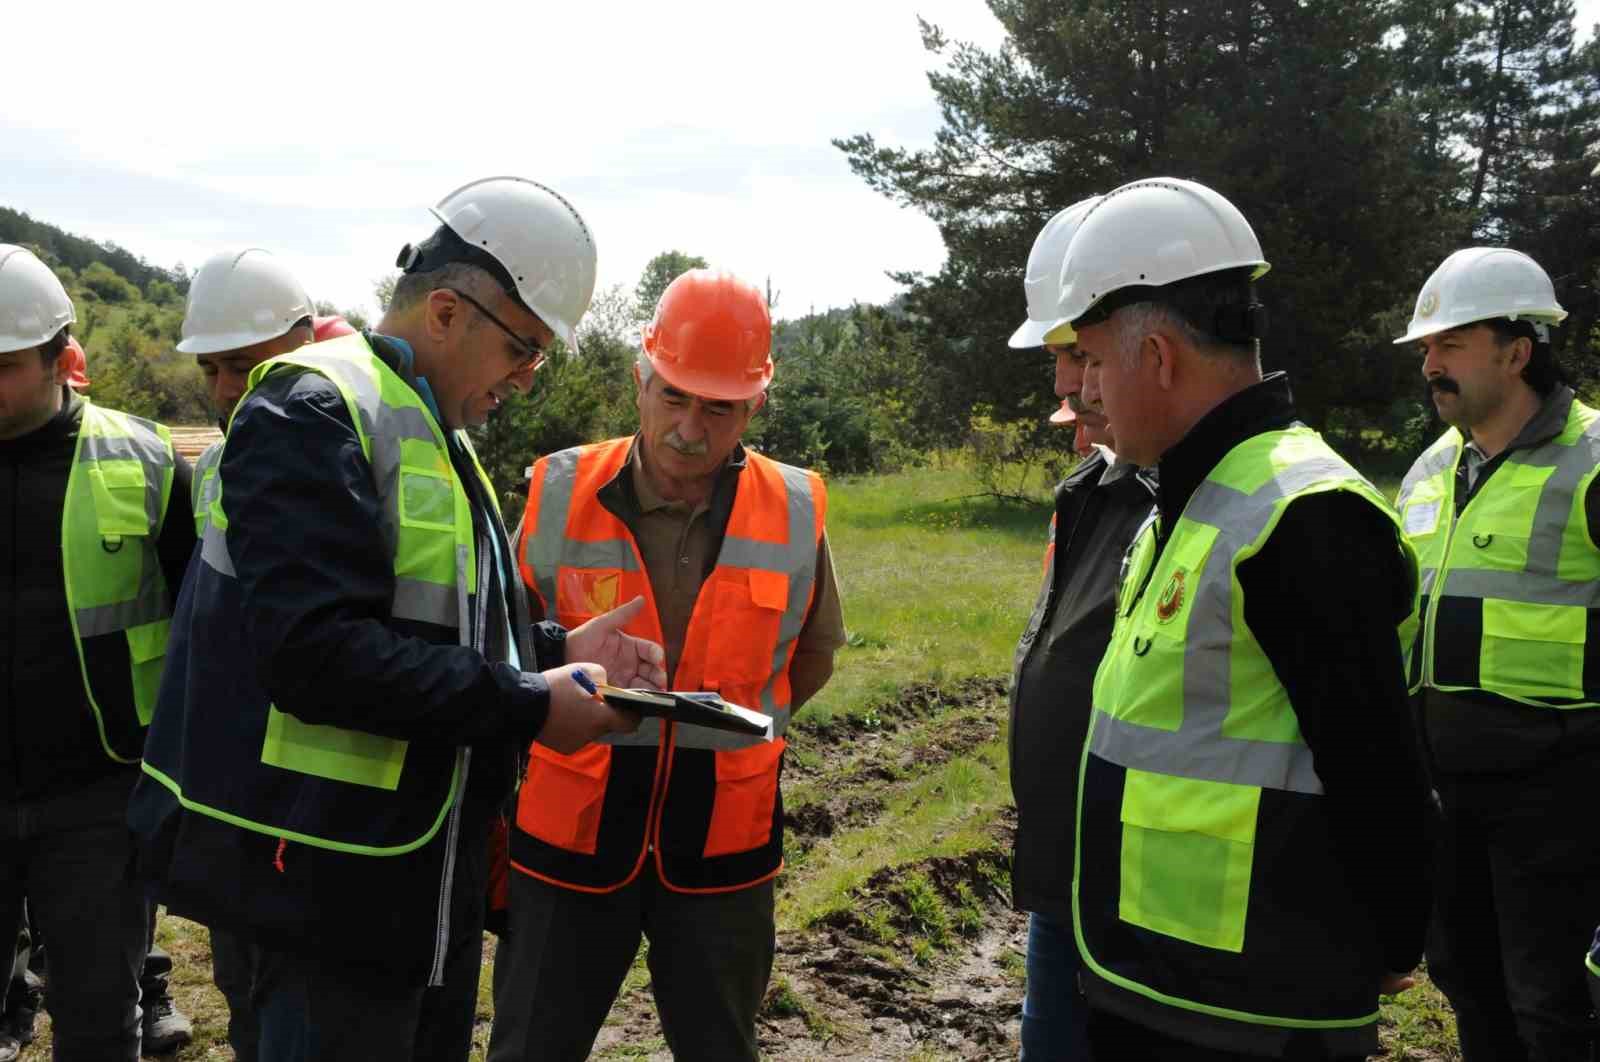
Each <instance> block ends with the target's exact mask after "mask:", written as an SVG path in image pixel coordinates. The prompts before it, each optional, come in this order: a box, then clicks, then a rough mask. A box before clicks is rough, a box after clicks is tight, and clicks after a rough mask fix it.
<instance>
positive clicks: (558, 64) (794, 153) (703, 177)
mask: <svg viewBox="0 0 1600 1062" xmlns="http://www.w3.org/2000/svg"><path fill="white" fill-rule="evenodd" d="M1578 6H1579V10H1580V14H1579V20H1578V21H1579V25H1580V26H1582V27H1588V26H1591V25H1593V24H1594V22H1595V21H1596V20H1597V19H1600V0H1579V5H1578ZM64 13H65V16H69V17H70V18H71V19H72V21H73V25H72V26H71V27H70V36H69V37H67V38H65V39H63V38H62V37H61V29H62V27H61V25H60V23H61V21H62V18H63V17H64ZM918 14H921V15H922V16H923V17H925V18H928V19H929V20H930V21H933V22H935V23H936V24H938V25H940V26H942V27H943V28H944V29H945V30H946V31H947V32H948V33H949V34H950V35H951V36H952V37H955V38H958V39H966V40H973V41H976V42H979V43H982V44H985V45H990V46H992V45H994V44H997V43H998V42H999V40H1000V37H1001V32H1000V27H999V25H998V23H996V22H995V20H994V19H993V17H992V16H991V15H990V14H989V11H988V8H987V7H986V6H985V5H984V3H982V0H805V2H789V3H783V4H774V3H770V2H763V0H688V2H683V0H679V2H678V3H666V4H663V3H639V2H626V3H607V2H604V0H599V2H593V3H587V4H585V3H566V4H555V3H551V2H550V0H533V2H524V3H504V2H502V3H488V2H484V0H451V2H447V3H435V4H433V5H430V6H428V7H420V6H413V5H407V4H401V3H395V2H393V0H389V2H386V3H376V2H368V0H322V2H320V3H310V2H305V0H274V2H273V3H271V4H236V3H221V4H219V3H215V2H214V0H208V2H206V3H189V2H182V3H175V2H164V3H161V4H115V5H113V4H109V3H84V2H81V0H80V2H79V3H77V4H74V5H61V6H56V5H54V4H13V5H8V9H7V11H6V16H5V22H6V27H5V31H6V39H7V40H8V41H10V42H13V43H16V42H23V41H31V42H34V43H32V44H30V45H28V46H26V47H9V48H7V49H6V53H7V54H6V68H7V74H8V82H9V84H11V85H12V86H13V87H12V89H11V90H10V91H7V92H5V93H0V205H4V206H9V207H13V208H16V209H20V210H25V211H27V212H28V213H29V214H31V215H32V216H34V217H35V218H38V219H40V220H43V221H48V222H50V223H52V224H55V225H59V226H61V227H62V228H65V229H67V230H68V231H71V232H74V233H77V234H79V235H83V236H88V237H90V238H93V239H100V240H113V241H115V242H117V243H120V244H121V245H123V246H124V247H126V248H128V249H129V250H131V251H133V252H134V253H136V254H139V255H142V256H144V257H145V258H146V259H148V260H150V261H151V262H154V263H157V264H160V265H172V264H174V263H176V262H179V261H182V262H184V263H186V264H187V265H189V266H190V267H191V268H193V267H194V266H196V265H198V264H199V263H200V262H201V261H202V260H204V259H205V258H206V257H207V256H208V255H210V254H211V253H212V252H214V251H216V250H218V249H221V248H223V247H229V246H252V245H253V246H261V247H266V248H268V249H269V250H272V251H273V252H274V253H276V254H278V255H280V256H281V257H283V258H284V259H285V260H286V261H287V262H288V263H289V264H290V265H291V266H292V267H293V268H294V269H295V270H296V271H297V272H298V273H299V274H300V277H301V280H302V281H303V282H304V283H305V285H306V287H307V288H308V289H309V291H310V292H311V294H312V296H313V297H315V298H318V299H329V300H331V301H333V302H335V303H337V304H338V305H340V306H356V305H364V306H366V307H368V308H370V307H371V306H372V305H373V299H372V282H373V280H374V278H377V277H379V276H382V275H383V274H384V273H386V272H387V271H388V270H389V269H390V268H392V263H393V261H394V256H395V252H396V251H397V250H398V249H399V248H400V246H401V245H402V244H404V243H405V242H407V241H410V240H417V239H420V238H421V237H423V236H425V235H427V233H428V232H429V231H431V229H432V227H433V224H434V222H433V219H432V217H431V215H429V214H428V213H427V209H426V208H427V207H428V206H429V205H431V204H432V203H434V202H435V201H437V200H438V199H439V198H440V197H441V196H443V195H444V194H446V193H447V192H449V191H451V190H452V189H454V188H456V187H457V186H459V185H461V184H464V183H466V182H467V181H470V180H473V179H475V178H478V177H483V176H490V175H493V174H500V173H510V174H518V175H522V176H527V177H532V178H534V179H536V180H539V181H543V182H544V183H547V184H549V185H551V186H552V187H554V188H555V189H556V190H558V191H560V192H561V193H562V194H563V195H565V196H567V197H568V198H569V199H570V200H571V201H572V202H573V203H574V204H575V205H576V206H577V208H578V210H579V211H580V212H581V213H582V214H583V215H584V217H585V219H586V220H587V221H588V223H589V225H590V228H591V229H592V230H593V231H594V233H595V238H596V241H597V243H598V245H599V252H600V284H601V285H602V286H607V285H610V284H615V283H621V284H625V285H629V286H631V285H632V284H633V282H634V281H635V280H636V279H637V277H638V275H639V272H640V270H641V268H642V267H643V266H644V264H645V262H646V261H648V260H649V258H650V257H651V256H652V255H653V254H655V253H656V252H658V251H662V250H666V249H669V248H676V249H680V250H684V251H688V252H690V253H694V254H700V255H702V256H704V257H705V258H707V259H708V260H710V261H711V263H712V264H713V265H716V266H721V267H724V268H728V269H732V270H733V271H735V272H737V273H740V274H742V275H744V276H746V277H748V278H749V279H751V280H753V281H755V282H756V283H758V284H759V283H762V282H763V281H764V279H765V278H766V277H767V276H769V275H770V276H771V277H772V282H773V286H774V287H775V288H776V289H777V290H778V291H779V293H780V296H779V307H778V311H779V314H780V315H781V316H785V317H791V316H797V315H799V314H803V313H805V312H807V311H808V310H810V309H811V308H812V307H816V308H818V309H821V308H823V307H827V306H837V305H845V304H848V303H849V302H851V301H852V300H861V301H868V302H876V301H882V300H884V299H886V298H888V297H889V296H890V295H892V294H893V293H894V292H895V290H896V286H895V284H894V283H893V281H891V280H889V279H888V278H887V277H886V276H885V275H884V273H885V270H891V269H896V270H897V269H925V270H933V269H937V268H938V266H939V264H940V263H941V262H942V261H943V259H944V247H943V244H942V243H941V241H940V239H939V234H938V231H937V230H936V229H935V228H934V226H933V224H932V223H931V222H929V221H928V220H927V219H926V218H924V217H923V216H922V215H920V214H918V213H915V212H913V211H909V210H904V209H901V208H898V207H896V206H894V205H893V204H892V203H890V202H889V201H888V200H886V199H884V198H883V197H881V196H878V195H877V194H875V193H873V192H872V191H870V190H869V189H868V188H867V187H866V185H865V184H864V183H863V182H862V181H860V180H859V179H858V178H856V177H855V176H854V175H852V174H851V173H850V170H849V167H848V165H847V164H846V161H845V158H844V156H843V154H842V153H841V152H839V151H838V150H837V149H835V148H834V147H833V146H832V145H831V144H830V143H829V140H830V138H833V137H841V136H849V135H851V134H854V133H858V132H870V133H873V134H874V135H876V136H877V137H878V138H879V140H880V141H881V142H884V143H888V144H896V145H922V144H927V143H929V142H930V141H931V138H932V135H933V132H934V130H935V129H937V128H938V126H939V115H938V110H937V108H936V106H935V104H934V100H933V94H932V92H931V90H930V89H929V88H928V84H927V78H926V70H927V69H928V66H929V64H930V58H931V57H930V56H929V55H928V53H926V52H925V51H923V49H922V46H921V39H920V37H919V35H918V32H917V25H916V16H917V15H918ZM43 42H56V43H49V44H47V43H43ZM57 44H59V45H60V46H59V47H58V46H57ZM18 86H29V88H28V90H26V91H19V90H18ZM1020 265H1021V263H1019V268H1020ZM1020 305H1021V303H1020V293H1019V306H1020Z"/></svg>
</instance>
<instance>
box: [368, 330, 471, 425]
mask: <svg viewBox="0 0 1600 1062" xmlns="http://www.w3.org/2000/svg"><path fill="white" fill-rule="evenodd" d="M364 334H365V336H366V339H367V345H368V346H370V347H372V350H373V353H375V354H377V355H378V357H380V358H383V360H384V361H386V362H389V363H390V368H392V369H394V370H395V371H396V372H398V373H399V374H400V378H401V379H402V380H404V381H405V382H406V383H408V384H410V385H411V389H412V390H413V391H415V392H417V395H418V396H419V397H420V398H421V399H422V401H423V402H424V403H425V404H426V405H427V407H428V412H429V413H432V414H433V419H434V420H437V421H438V422H439V427H440V428H443V429H444V430H445V431H446V432H448V431H449V430H450V429H449V428H446V427H445V424H444V419H443V418H442V417H441V416H440V415H439V403H438V402H437V401H436V400H435V399H434V397H433V388H432V387H429V386H428V378H427V377H426V376H418V375H417V353H416V351H414V350H412V349H411V344H410V343H407V342H406V341H405V340H403V339H398V338H396V337H395V336H386V335H383V334H382V333H379V332H367V333H364ZM386 355H387V356H386Z"/></svg>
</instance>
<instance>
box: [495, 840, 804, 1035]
mask: <svg viewBox="0 0 1600 1062" xmlns="http://www.w3.org/2000/svg"><path fill="white" fill-rule="evenodd" d="M774 932H775V931H774V922H773V885H772V882H771V881H768V882H765V883H763V884H761V885H756V886H753V887H752V888H748V889H740V890H738V891H736V892H724V893H712V894H708V895H691V894H685V893H679V892H673V891H671V890H670V889H667V888H666V887H665V886H663V885H662V884H661V882H660V879H658V878H657V877H656V873H655V867H654V864H653V863H649V862H646V864H645V869H644V870H643V871H642V872H641V873H640V875H639V877H638V878H637V879H635V880H634V881H633V883H632V884H630V885H627V886H625V887H624V888H621V889H618V890H617V891H616V892H611V893H603V894H598V895H596V894H592V893H583V892H575V891H573V890H571V889H563V888H559V887H558V886H555V885H547V884H545V883H544V882H542V881H539V880H538V879H536V878H531V877H529V876H528V875H526V874H522V873H518V872H516V871H513V872H512V874H511V910H510V919H509V932H508V933H507V934H506V935H505V936H502V937H501V938H500V947H499V950H498V951H496V953H495V965H494V1033H493V1036H492V1037H491V1039H490V1041H489V1059H490V1062H535V1060H537V1062H562V1060H572V1062H577V1060H581V1059H584V1058H587V1057H589V1051H590V1049H591V1048H592V1047H593V1046H594V1041H595V1037H596V1036H597V1035H598V1034H599V1032H600V1027H601V1025H603V1024H604V1023H605V1020H606V1015H607V1014H608V1013H610V1011H611V1004H612V1002H613V1001H615V999H616V998H617V992H618V991H619V990H620V989H621V988H622V981H623V978H625V977H626V976H627V974H628V968H629V967H630V966H632V965H633V960H634V957H635V956H636V955H637V954H638V952H639V939H640V936H641V935H643V936H644V937H645V938H647V939H648V940H649V941H650V954H649V958H648V962H649V966H650V978H651V988H652V991H653V992H654V993H655V1000H656V1010H657V1012H658V1013H659V1014H660V1015H661V1031H662V1033H663V1034H664V1035H665V1036H666V1040H667V1046H668V1047H669V1048H670V1049H671V1050H672V1055H673V1057H674V1058H679V1059H685V1060H691V1059H692V1060H694V1062H723V1060H740V1062H743V1060H748V1062H755V1060H756V1058H757V1057H758V1053H757V1052H758V1049H757V1044H756V1012H757V1011H758V1010H759V1009H760V1008H761V999H762V997H763V996H764V995H765V994H766V990H767V979H768V978H769V977H770V976H771V974H772V959H773V954H774V952H775V950H776V937H775V935H774Z"/></svg>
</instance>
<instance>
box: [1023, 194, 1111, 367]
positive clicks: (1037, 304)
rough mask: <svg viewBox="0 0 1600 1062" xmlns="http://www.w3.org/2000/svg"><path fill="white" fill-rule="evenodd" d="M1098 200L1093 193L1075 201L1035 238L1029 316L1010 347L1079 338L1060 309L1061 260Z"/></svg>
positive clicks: (1027, 281)
mask: <svg viewBox="0 0 1600 1062" xmlns="http://www.w3.org/2000/svg"><path fill="white" fill-rule="evenodd" d="M1098 202H1100V196H1097V195H1092V196H1090V197H1089V198H1088V199H1083V200H1080V201H1078V202H1076V203H1074V204H1072V205H1071V206H1069V207H1067V209H1065V210H1063V211H1061V212H1060V213H1058V214H1057V215H1056V216H1055V217H1053V218H1051V219H1050V220H1049V221H1047V222H1045V223H1044V228H1042V229H1040V230H1039V235H1038V236H1036V237H1035V238H1034V241H1033V250H1031V251H1029V252H1028V271H1027V273H1026V274H1025V275H1024V276H1023V278H1022V292H1023V294H1024V295H1026V296H1027V299H1028V319H1027V320H1026V321H1023V322H1022V326H1021V327H1020V328H1018V329H1017V330H1016V331H1015V332H1013V333H1012V334H1011V340H1010V344H1009V345H1010V346H1012V347H1016V348H1018V349H1021V348H1024V347H1037V346H1042V345H1044V344H1045V343H1046V342H1050V343H1071V342H1073V341H1074V340H1075V339H1076V338H1077V336H1076V335H1075V334H1074V333H1073V331H1072V323H1071V322H1070V321H1069V320H1068V319H1067V318H1065V317H1062V316H1061V314H1060V313H1059V312H1058V310H1057V307H1059V306H1060V305H1061V259H1062V258H1063V257H1065V256H1066V253H1067V245H1068V244H1070V243H1071V242H1072V236H1073V234H1074V233H1075V232H1077V231H1078V224H1079V222H1081V221H1082V220H1083V216H1084V215H1085V214H1087V213H1088V212H1089V210H1090V209H1091V208H1092V207H1093V206H1094V205H1095V204H1096V203H1098ZM1063 326H1065V327H1063ZM1051 333H1059V334H1056V335H1052V334H1051Z"/></svg>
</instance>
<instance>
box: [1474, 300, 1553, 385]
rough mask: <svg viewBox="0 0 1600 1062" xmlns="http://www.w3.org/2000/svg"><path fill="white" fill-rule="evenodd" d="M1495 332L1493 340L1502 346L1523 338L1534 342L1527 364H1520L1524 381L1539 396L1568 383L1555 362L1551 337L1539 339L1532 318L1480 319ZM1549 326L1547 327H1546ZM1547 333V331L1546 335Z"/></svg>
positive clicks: (1537, 330)
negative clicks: (1558, 385) (1518, 319)
mask: <svg viewBox="0 0 1600 1062" xmlns="http://www.w3.org/2000/svg"><path fill="white" fill-rule="evenodd" d="M1483 323H1484V324H1485V325H1486V326H1488V328H1489V330H1490V331H1491V332H1493V333H1494V339H1495V342H1496V343H1498V344H1500V346H1502V347H1503V346H1505V345H1506V344H1508V343H1511V342H1512V341H1514V340H1518V339H1526V340H1527V341H1528V342H1529V343H1531V344H1533V351H1532V353H1530V354H1529V355H1528V364H1526V365H1524V366H1523V367H1522V379H1523V381H1524V382H1525V383H1526V384H1527V385H1528V386H1529V387H1531V388H1533V389H1534V391H1535V392H1536V393H1537V394H1538V395H1539V396H1540V397H1543V396H1545V395H1548V394H1549V393H1550V392H1551V391H1554V390H1555V389H1556V385H1557V384H1563V383H1566V382H1567V374H1566V372H1565V371H1564V370H1563V369H1562V368H1561V363H1560V362H1558V361H1556V355H1555V351H1554V350H1552V349H1551V347H1550V340H1548V339H1544V338H1541V337H1540V335H1539V329H1537V328H1535V327H1534V324H1533V322H1532V321H1513V320H1512V319H1511V318H1509V317H1495V318H1491V319H1490V320H1487V321H1484V322H1483ZM1546 327H1548V326H1546ZM1548 334H1549V333H1548V332H1547V333H1546V335H1548Z"/></svg>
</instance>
